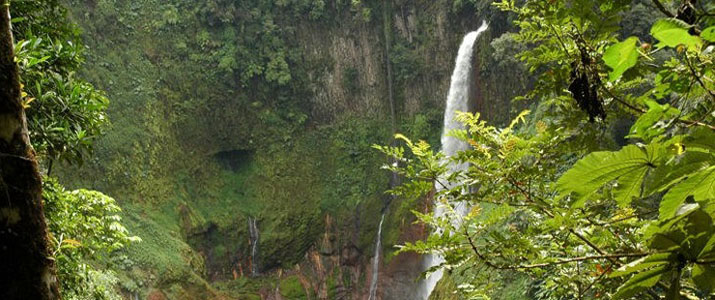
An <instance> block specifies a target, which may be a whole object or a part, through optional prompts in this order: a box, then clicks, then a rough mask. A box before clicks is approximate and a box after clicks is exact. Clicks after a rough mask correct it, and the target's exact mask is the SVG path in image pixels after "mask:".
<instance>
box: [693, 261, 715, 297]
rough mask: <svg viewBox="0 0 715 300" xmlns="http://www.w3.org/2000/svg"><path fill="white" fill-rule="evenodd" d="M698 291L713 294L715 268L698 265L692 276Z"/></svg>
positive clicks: (694, 268)
mask: <svg viewBox="0 0 715 300" xmlns="http://www.w3.org/2000/svg"><path fill="white" fill-rule="evenodd" d="M691 277H692V278H693V282H695V286H697V287H698V289H700V290H703V291H705V292H706V293H711V292H713V291H715V267H713V266H711V265H701V264H696V265H695V266H693V273H692V275H691Z"/></svg>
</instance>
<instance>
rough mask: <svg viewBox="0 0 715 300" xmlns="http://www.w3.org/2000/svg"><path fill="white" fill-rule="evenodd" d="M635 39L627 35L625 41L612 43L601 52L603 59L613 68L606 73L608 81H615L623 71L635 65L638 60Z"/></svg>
mask: <svg viewBox="0 0 715 300" xmlns="http://www.w3.org/2000/svg"><path fill="white" fill-rule="evenodd" d="M637 41H638V38H637V37H629V38H628V39H626V40H625V41H623V42H620V43H616V44H613V45H611V46H610V47H608V48H607V49H606V52H605V53H604V54H603V61H605V62H606V65H607V66H609V67H611V69H613V71H611V72H609V73H608V80H609V81H616V79H618V78H619V77H621V75H623V73H624V72H626V71H627V70H628V69H630V68H632V67H633V66H635V65H636V63H637V62H638V51H637V50H636V42H637Z"/></svg>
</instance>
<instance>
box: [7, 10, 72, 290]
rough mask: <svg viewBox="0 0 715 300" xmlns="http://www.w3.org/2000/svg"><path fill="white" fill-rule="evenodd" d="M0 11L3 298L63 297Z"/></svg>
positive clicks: (9, 40)
mask: <svg viewBox="0 0 715 300" xmlns="http://www.w3.org/2000/svg"><path fill="white" fill-rule="evenodd" d="M2 3H3V5H2V12H1V13H0V195H2V196H0V197H2V198H3V200H2V201H0V223H2V227H0V228H2V230H0V240H1V241H2V242H1V243H2V247H0V256H2V257H3V259H2V263H1V264H2V265H1V266H0V269H2V273H3V274H2V279H0V280H2V282H3V283H4V285H5V286H4V287H3V288H2V291H0V295H1V296H2V297H1V298H3V299H59V298H60V294H59V288H58V285H59V283H58V280H57V277H56V275H55V266H54V262H53V261H52V260H51V259H50V253H49V247H48V246H49V245H48V244H49V242H48V238H47V237H48V236H47V224H46V223H45V216H44V212H43V206H42V181H41V179H40V174H39V170H38V166H37V161H36V159H35V153H34V150H33V149H32V146H31V145H30V139H29V135H28V131H27V122H26V119H25V111H24V108H23V105H22V101H21V93H22V91H21V88H20V81H19V77H18V67H17V64H16V63H15V60H14V57H15V56H14V50H13V48H14V46H13V37H12V32H11V25H10V8H9V6H10V3H9V1H8V0H4V1H3V2H2Z"/></svg>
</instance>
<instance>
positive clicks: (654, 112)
mask: <svg viewBox="0 0 715 300" xmlns="http://www.w3.org/2000/svg"><path fill="white" fill-rule="evenodd" d="M644 102H645V103H646V105H648V112H646V113H645V114H643V115H641V116H640V117H639V118H638V120H637V121H636V123H635V124H633V126H631V132H630V134H629V136H628V137H631V138H640V139H642V140H644V141H646V142H650V140H651V139H653V138H654V137H655V136H658V135H661V134H662V133H663V132H665V128H664V126H654V125H656V123H658V121H661V120H666V119H672V118H675V117H677V116H678V115H680V111H679V110H678V109H677V108H674V107H672V106H670V105H669V104H662V105H661V104H659V103H658V102H655V101H653V100H651V99H645V100H644Z"/></svg>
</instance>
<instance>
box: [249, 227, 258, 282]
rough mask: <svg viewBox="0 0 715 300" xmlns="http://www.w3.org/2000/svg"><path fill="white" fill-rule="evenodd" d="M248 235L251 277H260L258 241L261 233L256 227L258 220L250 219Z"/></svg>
mask: <svg viewBox="0 0 715 300" xmlns="http://www.w3.org/2000/svg"><path fill="white" fill-rule="evenodd" d="M248 234H249V238H250V240H249V241H250V243H251V262H252V263H251V275H253V276H256V275H258V256H257V255H258V241H259V238H260V233H259V232H258V226H257V225H256V218H251V217H248Z"/></svg>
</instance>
